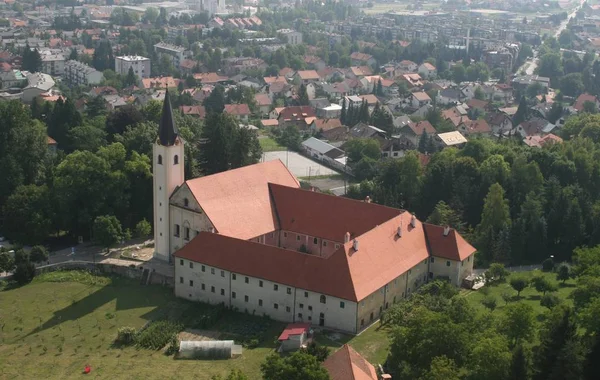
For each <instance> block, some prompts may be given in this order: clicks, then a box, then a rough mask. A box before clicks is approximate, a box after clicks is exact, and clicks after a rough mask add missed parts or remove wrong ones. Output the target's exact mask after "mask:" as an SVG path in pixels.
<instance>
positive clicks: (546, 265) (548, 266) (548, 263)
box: [542, 257, 554, 272]
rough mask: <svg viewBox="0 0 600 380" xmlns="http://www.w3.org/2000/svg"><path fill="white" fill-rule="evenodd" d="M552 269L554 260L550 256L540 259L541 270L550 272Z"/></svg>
mask: <svg viewBox="0 0 600 380" xmlns="http://www.w3.org/2000/svg"><path fill="white" fill-rule="evenodd" d="M553 270H554V260H552V257H548V258H547V259H545V260H544V261H542V271H543V272H552V271H553Z"/></svg>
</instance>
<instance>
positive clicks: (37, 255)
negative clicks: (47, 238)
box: [29, 245, 49, 263]
mask: <svg viewBox="0 0 600 380" xmlns="http://www.w3.org/2000/svg"><path fill="white" fill-rule="evenodd" d="M48 256H49V254H48V250H47V249H46V247H44V246H43V245H35V246H33V247H32V248H31V251H29V257H30V259H31V261H32V262H34V263H42V262H45V261H48Z"/></svg>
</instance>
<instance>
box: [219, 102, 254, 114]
mask: <svg viewBox="0 0 600 380" xmlns="http://www.w3.org/2000/svg"><path fill="white" fill-rule="evenodd" d="M223 112H227V113H228V114H230V115H235V116H244V115H250V108H249V107H248V105H247V104H225V109H224V110H223Z"/></svg>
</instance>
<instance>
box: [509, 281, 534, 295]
mask: <svg viewBox="0 0 600 380" xmlns="http://www.w3.org/2000/svg"><path fill="white" fill-rule="evenodd" d="M527 285H529V281H527V279H526V278H525V277H522V276H511V278H510V286H511V287H512V288H513V289H514V290H516V291H517V297H520V296H521V292H522V291H523V289H525V288H526V287H527Z"/></svg>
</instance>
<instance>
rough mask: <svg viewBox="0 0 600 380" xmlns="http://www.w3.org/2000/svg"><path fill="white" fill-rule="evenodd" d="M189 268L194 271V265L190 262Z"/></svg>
mask: <svg viewBox="0 0 600 380" xmlns="http://www.w3.org/2000/svg"><path fill="white" fill-rule="evenodd" d="M190 268H191V269H194V263H193V262H191V261H190Z"/></svg>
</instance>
